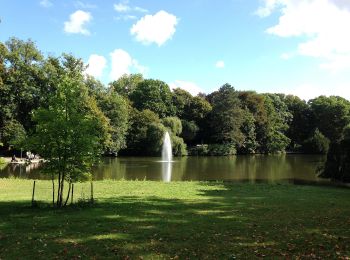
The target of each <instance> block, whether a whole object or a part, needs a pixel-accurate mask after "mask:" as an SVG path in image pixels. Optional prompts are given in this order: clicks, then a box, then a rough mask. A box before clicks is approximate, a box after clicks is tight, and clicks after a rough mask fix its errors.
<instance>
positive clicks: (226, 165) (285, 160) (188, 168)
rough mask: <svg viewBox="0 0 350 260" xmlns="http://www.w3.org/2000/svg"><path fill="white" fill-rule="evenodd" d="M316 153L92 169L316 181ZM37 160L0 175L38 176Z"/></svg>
mask: <svg viewBox="0 0 350 260" xmlns="http://www.w3.org/2000/svg"><path fill="white" fill-rule="evenodd" d="M324 159H325V158H324V156H318V155H295V154H290V155H240V156H229V157H214V156H213V157H182V158H174V162H172V163H164V162H160V161H161V160H160V158H157V157H119V158H103V160H102V163H101V164H100V165H98V166H96V167H95V168H94V169H93V176H94V179H95V180H102V179H112V180H121V179H125V180H136V179H138V180H156V181H166V182H168V181H190V180H192V181H196V180H200V181H207V180H225V181H249V182H252V183H254V182H259V181H265V182H277V181H294V180H302V181H303V180H304V181H318V180H319V178H318V177H317V176H316V173H315V172H316V168H317V166H318V165H320V164H321V163H322V162H323V161H324ZM39 170H40V164H30V165H8V166H7V167H5V168H4V169H2V170H0V177H5V178H8V177H19V178H31V179H41V178H46V179H49V177H48V176H47V177H45V176H44V175H42V174H40V173H39Z"/></svg>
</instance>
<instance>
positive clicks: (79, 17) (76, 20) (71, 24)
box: [64, 10, 92, 35]
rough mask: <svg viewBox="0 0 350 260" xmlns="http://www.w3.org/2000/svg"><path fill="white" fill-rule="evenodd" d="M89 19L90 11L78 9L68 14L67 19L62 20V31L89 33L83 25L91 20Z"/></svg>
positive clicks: (90, 17)
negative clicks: (65, 20)
mask: <svg viewBox="0 0 350 260" xmlns="http://www.w3.org/2000/svg"><path fill="white" fill-rule="evenodd" d="M91 19H92V16H91V14H90V13H88V12H84V11H81V10H78V11H76V12H74V13H72V14H71V15H70V16H69V21H67V22H64V31H65V32H66V33H81V34H84V35H90V32H89V31H88V30H87V29H86V28H84V26H85V25H86V23H88V22H89V21H91Z"/></svg>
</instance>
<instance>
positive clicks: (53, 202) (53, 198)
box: [52, 175, 55, 206]
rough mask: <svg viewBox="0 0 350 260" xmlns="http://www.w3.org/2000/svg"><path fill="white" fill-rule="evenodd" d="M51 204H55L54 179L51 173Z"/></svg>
mask: <svg viewBox="0 0 350 260" xmlns="http://www.w3.org/2000/svg"><path fill="white" fill-rule="evenodd" d="M52 206H55V179H54V177H53V175H52Z"/></svg>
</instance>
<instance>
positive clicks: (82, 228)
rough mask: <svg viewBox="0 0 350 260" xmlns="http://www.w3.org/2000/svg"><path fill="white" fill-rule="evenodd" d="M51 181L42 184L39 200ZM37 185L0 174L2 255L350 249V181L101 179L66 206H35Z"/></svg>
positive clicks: (214, 255)
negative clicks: (87, 200)
mask: <svg viewBox="0 0 350 260" xmlns="http://www.w3.org/2000/svg"><path fill="white" fill-rule="evenodd" d="M88 187H89V185H88V184H84V185H83V184H80V186H79V187H78V186H77V187H76V193H75V194H76V195H75V196H76V198H82V197H88V194H89V188H88ZM50 188H51V182H48V181H39V182H37V192H36V197H37V199H38V200H40V201H46V202H48V203H49V202H50V199H51V197H50V195H51V190H50ZM31 189H32V181H28V180H18V179H0V259H26V258H29V259H32V258H36V259H52V258H53V259H54V258H57V259H72V258H73V259H74V258H75V259H79V258H83V259H104V258H110V259H120V258H121V259H128V258H130V259H162V258H166V259H170V258H172V259H187V258H190V259H195V258H199V259H205V258H208V259H242V258H243V259H245V258H249V259H251V258H261V257H264V256H266V257H269V258H289V257H291V256H293V257H295V258H296V257H298V256H299V257H302V258H322V259H324V258H327V259H334V258H343V259H347V258H346V257H350V189H344V188H332V187H314V186H293V185H287V184H285V185H272V184H254V185H253V184H248V183H247V184H237V183H222V182H221V183H220V182H218V183H216V182H174V183H162V182H150V181H99V182H95V183H94V191H95V194H94V195H95V198H96V199H97V202H96V203H95V204H94V205H92V206H86V205H85V206H80V207H78V206H74V207H67V208H65V209H63V210H58V209H52V208H49V207H44V206H40V207H39V208H30V200H31ZM39 205H40V204H39Z"/></svg>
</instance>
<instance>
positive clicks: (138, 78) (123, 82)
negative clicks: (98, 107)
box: [109, 74, 144, 97]
mask: <svg viewBox="0 0 350 260" xmlns="http://www.w3.org/2000/svg"><path fill="white" fill-rule="evenodd" d="M143 80H144V79H143V76H142V74H130V75H126V74H125V75H123V76H122V77H121V78H119V79H118V80H116V81H113V82H111V83H110V84H109V86H110V88H111V89H112V90H113V91H115V92H116V93H118V94H119V95H122V96H123V97H129V96H130V95H131V94H132V93H133V92H134V90H135V89H136V88H137V86H138V84H139V83H141V82H142V81H143Z"/></svg>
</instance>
